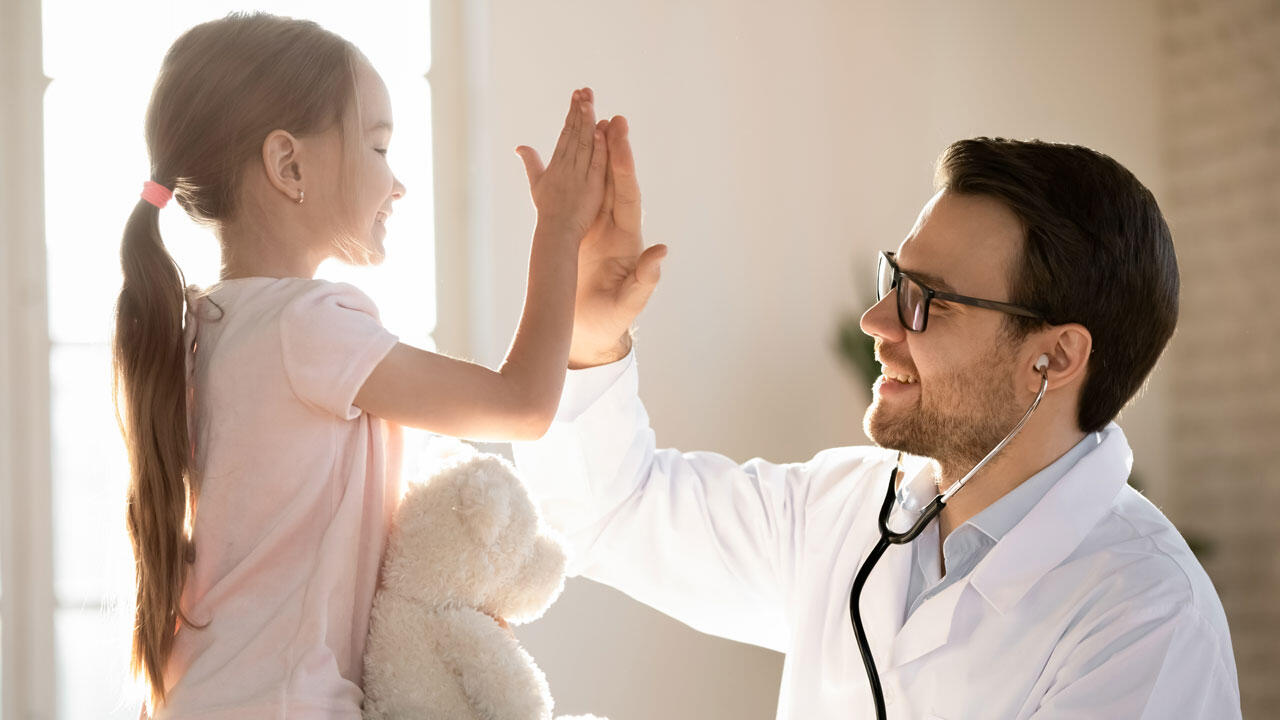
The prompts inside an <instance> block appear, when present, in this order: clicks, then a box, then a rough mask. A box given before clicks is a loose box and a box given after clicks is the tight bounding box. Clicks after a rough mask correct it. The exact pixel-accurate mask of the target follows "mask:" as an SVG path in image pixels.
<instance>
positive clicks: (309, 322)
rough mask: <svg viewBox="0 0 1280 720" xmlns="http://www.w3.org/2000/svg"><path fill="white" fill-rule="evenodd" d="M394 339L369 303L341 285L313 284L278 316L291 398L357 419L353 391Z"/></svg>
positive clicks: (368, 299) (390, 346)
mask: <svg viewBox="0 0 1280 720" xmlns="http://www.w3.org/2000/svg"><path fill="white" fill-rule="evenodd" d="M397 341H398V338H397V337H396V336H395V335H393V334H391V333H390V332H388V331H387V329H386V328H384V327H382V323H381V321H380V320H379V319H378V308H377V306H375V305H374V303H373V300H372V299H370V298H369V296H368V295H365V294H364V293H363V292H361V291H360V290H359V289H358V288H356V287H355V286H353V285H350V284H347V283H332V282H327V281H322V280H321V281H315V284H314V285H311V286H309V287H308V288H307V289H306V290H305V291H303V292H302V293H300V294H299V295H297V296H296V297H294V298H293V299H292V300H290V301H289V302H288V303H287V304H286V305H285V307H284V309H283V310H282V311H281V313H280V346H281V354H282V356H283V360H284V372H285V377H286V378H288V381H289V385H290V386H291V388H292V389H293V393H294V395H296V396H297V397H298V399H299V400H301V401H302V402H303V403H304V404H306V405H308V406H310V407H312V408H315V409H316V410H320V411H322V412H325V413H329V414H331V415H335V416H337V417H340V418H343V419H345V420H354V419H355V418H357V417H359V416H360V408H358V407H355V406H354V405H353V404H352V403H353V402H354V401H355V397H356V393H358V392H359V391H360V387H361V386H362V385H364V381H365V380H367V379H368V377H369V375H370V374H371V373H372V372H373V369H374V368H375V367H377V365H378V363H379V362H381V361H382V359H383V358H384V357H386V355H387V353H388V352H390V351H391V348H393V347H395V345H396V342H397Z"/></svg>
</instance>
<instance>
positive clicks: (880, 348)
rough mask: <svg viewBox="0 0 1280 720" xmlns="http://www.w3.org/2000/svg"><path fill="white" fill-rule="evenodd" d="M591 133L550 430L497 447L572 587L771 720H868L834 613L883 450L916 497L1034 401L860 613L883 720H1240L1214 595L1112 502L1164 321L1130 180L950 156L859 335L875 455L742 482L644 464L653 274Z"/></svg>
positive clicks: (875, 535) (873, 525) (1160, 257)
mask: <svg viewBox="0 0 1280 720" xmlns="http://www.w3.org/2000/svg"><path fill="white" fill-rule="evenodd" d="M606 129H607V135H608V140H609V150H610V163H611V168H610V172H611V183H610V190H609V192H608V195H609V197H608V198H607V199H606V203H605V207H604V208H603V209H602V212H601V215H600V218H599V219H598V220H597V222H596V225H595V226H594V227H593V228H592V230H591V231H590V232H589V234H588V236H587V239H586V240H585V241H584V244H583V249H582V252H581V257H580V266H579V291H578V301H577V310H576V321H575V328H574V336H573V347H572V349H571V354H570V368H571V369H570V371H569V373H568V375H569V377H568V379H567V382H566V384H565V390H564V396H563V398H562V401H561V405H560V410H559V414H558V417H557V419H556V422H555V423H553V425H552V428H551V430H550V431H549V432H548V433H547V435H546V436H545V437H544V438H543V439H542V440H540V441H537V442H533V443H522V444H517V445H516V446H515V455H516V460H517V463H518V465H519V466H520V468H521V469H522V470H523V471H524V474H525V476H526V478H527V480H528V482H529V483H530V485H531V488H532V490H533V491H534V492H535V493H536V494H537V495H538V496H539V498H540V502H541V506H542V509H543V514H544V517H545V518H546V519H547V520H548V521H549V522H550V523H551V524H553V525H555V526H557V527H558V528H559V529H560V530H561V531H562V532H563V533H565V535H566V537H568V539H569V540H570V542H571V545H572V550H573V554H574V559H573V562H572V566H571V572H574V573H580V574H582V575H585V576H586V577H588V578H592V579H594V580H597V581H600V582H603V583H606V584H608V585H611V586H613V587H616V588H618V589H620V590H622V591H624V592H626V593H628V594H629V595H631V596H633V597H635V598H637V599H638V600H640V601H642V602H645V603H647V604H649V605H651V606H653V607H655V608H657V609H659V610H661V611H662V612H664V613H667V614H669V615H671V616H672V617H675V618H677V619H679V620H681V621H683V622H685V623H687V624H689V625H691V626H692V627H694V628H696V629H698V630H701V631H704V632H707V633H711V634H714V635H719V636H723V637H726V638H731V639H734V640H738V641H742V642H747V643H753V644H757V645H761V646H763V647H767V648H772V649H774V650H778V651H780V652H783V653H785V654H786V662H785V666H784V670H783V677H782V688H781V692H780V700H779V707H778V712H777V716H778V718H779V719H780V720H826V719H828V718H829V719H831V720H836V719H839V720H848V719H849V718H874V717H875V710H874V708H873V701H872V695H871V689H870V684H869V682H868V677H867V673H866V669H865V667H864V663H863V661H862V659H861V656H860V654H859V650H858V646H857V643H856V641H855V637H854V633H853V630H852V627H851V617H850V590H851V586H852V584H853V579H854V576H855V574H856V573H857V571H858V568H859V567H860V564H861V563H862V562H863V561H864V560H865V559H866V557H867V555H868V553H869V552H870V551H871V549H872V548H873V546H875V544H876V542H877V541H878V540H879V538H880V534H879V530H878V524H877V516H878V513H879V511H880V507H881V502H882V499H883V498H884V497H885V492H886V487H887V483H888V482H889V477H890V473H891V470H892V468H893V467H894V460H895V458H896V456H897V452H896V451H903V452H905V453H907V454H908V460H907V461H906V463H905V466H904V469H903V472H902V473H901V474H900V476H899V477H904V478H905V479H906V481H908V482H911V483H912V486H913V487H916V488H919V487H924V488H927V496H928V498H931V497H932V496H933V495H934V488H935V487H936V488H937V490H938V491H941V490H945V489H947V488H949V487H950V486H951V485H952V483H955V482H956V481H957V480H959V479H960V478H961V477H962V476H964V475H965V474H966V473H968V472H969V470H970V469H971V468H973V467H974V466H975V465H976V464H977V463H978V462H979V460H980V459H982V458H983V457H984V456H985V455H986V454H987V453H988V452H989V451H990V450H991V449H992V448H994V447H995V446H996V445H997V444H998V443H999V442H1000V441H1001V440H1002V439H1003V438H1004V437H1005V436H1006V435H1007V434H1008V433H1009V432H1010V431H1011V430H1012V429H1013V427H1014V426H1015V425H1016V424H1017V422H1018V420H1019V419H1020V418H1021V417H1022V415H1023V414H1024V413H1025V412H1026V409H1027V408H1028V406H1030V405H1031V404H1032V401H1033V400H1034V399H1035V397H1036V395H1037V392H1038V391H1039V390H1040V388H1041V383H1042V380H1043V381H1045V384H1046V385H1047V391H1046V392H1045V394H1044V397H1043V400H1042V402H1041V403H1040V405H1039V407H1038V409H1037V410H1036V411H1035V412H1034V413H1033V414H1032V416H1031V417H1030V419H1029V420H1028V422H1027V424H1026V426H1025V427H1024V428H1023V430H1022V431H1021V432H1020V433H1019V434H1018V435H1017V436H1016V437H1015V438H1014V439H1013V441H1012V442H1011V443H1010V444H1009V445H1008V446H1007V447H1006V448H1005V449H1003V450H1002V451H1001V452H1000V453H999V454H998V455H997V456H996V457H995V459H994V460H993V461H992V462H991V463H990V464H988V465H986V466H984V467H983V468H982V469H981V471H980V472H979V473H978V474H977V475H975V476H974V477H973V478H972V480H971V481H970V482H968V483H967V484H965V485H964V486H963V488H962V489H961V490H959V491H958V492H957V493H956V494H955V495H954V496H953V497H952V498H951V500H950V502H949V503H948V504H947V505H946V506H945V508H944V509H943V511H942V513H941V515H940V516H939V517H938V518H937V519H936V520H934V521H932V522H930V523H929V525H928V526H927V527H926V529H925V531H924V532H923V533H922V534H921V535H920V536H919V537H918V538H917V539H916V540H914V541H913V542H911V543H909V544H905V545H890V546H889V549H888V551H887V552H886V553H885V554H884V556H883V557H882V558H881V560H880V561H879V564H878V565H877V566H876V567H875V569H874V571H873V572H872V573H871V575H870V579H869V581H868V582H867V585H866V587H865V588H864V590H863V593H862V598H861V604H860V607H861V611H862V617H863V620H864V624H865V627H866V632H867V635H868V637H869V645H870V649H871V653H872V655H873V657H874V662H875V665H876V669H877V671H878V675H879V677H880V680H881V683H882V686H883V694H884V702H885V706H886V709H887V714H888V716H889V717H891V718H940V719H946V720H959V719H960V718H968V719H972V720H994V719H999V718H1011V719H1012V718H1018V719H1022V718H1035V719H1036V720H1048V719H1049V718H1125V719H1132V718H1151V719H1153V720H1154V719H1157V718H1158V719H1161V720H1164V719H1166V718H1204V719H1206V720H1208V719H1210V718H1212V719H1213V720H1220V719H1223V718H1236V717H1239V716H1240V700H1239V690H1238V683H1237V679H1236V668H1235V661H1234V657H1233V655H1232V649H1231V641H1230V636H1229V634H1228V630H1227V621H1226V617H1225V615H1224V613H1223V610H1222V606H1221V604H1220V602H1219V600H1218V597H1217V594H1216V592H1215V590H1214V588H1213V585H1212V583H1211V582H1210V581H1209V579H1208V577H1207V576H1206V575H1205V573H1204V571H1203V569H1202V568H1201V566H1200V564H1199V563H1198V562H1197V561H1196V558H1195V557H1194V556H1193V555H1192V553H1191V551H1190V550H1189V549H1188V547H1187V544H1186V543H1185V542H1184V541H1183V539H1182V537H1181V536H1180V535H1179V534H1178V532H1177V530H1176V529H1175V528H1174V527H1173V525H1172V524H1170V522H1169V521H1168V520H1167V519H1166V518H1165V517H1164V516H1163V515H1162V514H1161V513H1160V511H1159V510H1157V509H1156V508H1155V507H1154V506H1153V505H1152V504H1151V503H1150V502H1148V501H1147V500H1146V499H1145V498H1143V497H1142V496H1141V495H1140V494H1138V493H1137V492H1135V491H1134V490H1133V488H1131V487H1130V486H1129V485H1128V484H1127V483H1126V480H1127V478H1128V475H1129V469H1130V466H1131V465H1132V462H1133V457H1132V453H1131V452H1130V449H1129V445H1128V443H1127V442H1126V441H1125V437H1124V433H1123V432H1122V431H1121V430H1120V428H1119V427H1118V426H1117V425H1115V424H1114V423H1113V422H1111V421H1112V419H1113V418H1114V417H1115V415H1116V414H1117V413H1118V412H1119V410H1120V408H1121V407H1122V406H1123V404H1124V403H1125V402H1126V401H1127V400H1128V399H1129V398H1130V397H1131V396H1132V395H1133V394H1134V393H1135V392H1136V391H1137V389H1138V388H1139V387H1140V386H1141V384H1142V382H1143V380H1144V379H1145V378H1146V376H1147V374H1148V373H1149V372H1150V370H1151V368H1152V367H1153V366H1154V364H1155V361H1156V359H1157V358H1158V357H1159V355H1160V353H1161V351H1162V350H1163V348H1164V346H1165V343H1166V341H1167V340H1168V338H1169V336H1170V335H1171V334H1172V331H1173V327H1174V324H1175V323H1176V317H1177V294H1178V272H1177V264H1176V260H1175V258H1174V254H1173V246H1172V241H1171V238H1170V235H1169V230H1168V227H1167V226H1166V224H1165V222H1164V219H1163V217H1162V216H1161V213H1160V210H1159V208H1158V207H1157V206H1156V203H1155V200H1154V198H1153V197H1152V196H1151V194H1150V193H1149V192H1148V191H1147V189H1146V188H1145V187H1143V186H1142V185H1141V183H1139V182H1138V180H1137V179H1136V178H1134V177H1133V176H1132V175H1131V174H1130V173H1129V172H1128V171H1127V170H1125V169H1124V168H1123V167H1121V166H1120V165H1119V164H1118V163H1115V162H1114V161H1113V160H1111V159H1110V158H1108V157H1106V156H1103V155H1101V154H1098V153H1095V152H1093V151H1091V150H1088V149H1085V148H1081V147H1076V146H1067V145H1050V144H1046V143H1039V142H1014V141H1003V140H988V139H981V138H980V139H975V140H967V141H960V142H957V143H955V144H953V145H952V146H951V147H949V148H948V149H947V150H946V152H945V153H944V154H943V157H942V158H941V159H940V161H939V169H938V185H939V192H938V193H937V194H936V195H935V196H934V197H933V198H932V199H930V200H929V202H928V203H927V204H926V205H925V207H924V209H923V210H922V211H921V213H920V216H919V218H918V219H917V221H916V223H915V226H914V227H913V228H912V230H911V232H910V233H909V235H908V236H907V237H906V239H905V240H904V241H903V242H902V243H901V245H900V246H899V247H898V248H897V251H896V253H885V254H883V255H882V257H881V258H880V272H881V277H880V290H881V295H882V297H881V299H880V301H879V302H878V303H877V304H876V305H874V306H873V307H872V308H871V309H869V310H868V311H867V312H866V314H865V315H864V316H863V319H862V328H863V330H864V331H865V332H866V333H868V334H869V335H871V336H872V337H874V339H875V344H876V351H877V356H878V358H879V360H880V362H881V365H882V367H883V375H882V376H881V377H880V378H879V379H878V380H877V382H876V385H875V391H874V395H875V397H874V402H873V404H872V406H871V408H870V409H869V410H868V412H867V416H866V419H865V426H866V429H867V432H868V435H869V436H870V437H871V438H872V439H873V440H874V441H875V442H876V444H877V445H878V446H879V447H844V448H834V449H831V450H826V451H824V452H821V453H819V454H818V455H817V456H815V457H814V458H812V459H810V460H808V461H806V462H797V463H788V464H774V463H770V462H766V461H763V460H759V459H756V460H751V461H749V462H746V463H743V464H739V463H738V462H736V461H734V460H730V459H728V458H725V457H723V456H720V455H716V454H712V453H705V452H681V451H678V450H669V449H657V448H655V444H654V433H653V431H652V430H651V429H650V427H649V422H648V417H647V415H646V414H645V410H644V407H643V405H642V404H641V402H640V400H639V397H638V395H637V387H638V365H639V363H638V361H637V359H636V355H635V352H634V351H633V348H632V346H631V337H630V334H629V332H628V330H629V328H630V327H631V324H632V322H633V321H634V319H635V317H636V315H637V314H638V313H639V311H640V310H641V309H642V308H643V307H644V305H645V303H646V302H647V300H648V298H649V296H650V294H651V293H652V291H653V289H654V287H655V285H656V283H657V280H658V271H659V264H660V261H661V260H662V258H663V257H664V256H665V252H666V249H665V248H664V247H663V246H661V245H657V246H653V247H650V248H648V249H647V250H646V249H644V248H643V243H642V241H641V237H640V194H639V187H638V185H637V183H636V179H635V172H634V163H633V161H632V157H631V150H630V147H629V144H628V140H627V126H626V122H625V120H623V119H622V118H615V119H613V120H612V121H611V122H609V123H607V128H606ZM642 251H643V252H642ZM1042 355H1043V356H1047V358H1048V367H1047V369H1046V370H1045V372H1044V373H1043V374H1042V373H1041V372H1040V371H1039V370H1038V369H1037V367H1036V365H1037V360H1038V359H1039V358H1040V357H1041V356H1042ZM745 391H747V390H746V389H744V392H745ZM697 401H698V400H697V398H692V397H691V398H689V402H691V403H693V402H697ZM926 499H927V498H926ZM901 512H902V511H901V509H900V508H899V509H897V510H895V516H896V515H897V514H899V513H901Z"/></svg>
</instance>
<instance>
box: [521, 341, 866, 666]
mask: <svg viewBox="0 0 1280 720" xmlns="http://www.w3.org/2000/svg"><path fill="white" fill-rule="evenodd" d="M569 375H570V377H569V378H568V379H567V382H566V389H565V393H564V397H563V399H562V403H561V407H560V413H559V416H558V417H557V420H556V422H554V423H553V424H552V427H551V429H550V430H549V431H548V433H547V434H546V436H544V437H543V438H542V439H541V440H539V441H536V442H533V443H517V444H515V445H514V446H513V447H514V454H515V458H516V463H517V465H518V466H519V468H520V469H521V471H522V473H523V475H524V477H525V479H526V481H527V482H528V483H529V485H530V489H531V490H532V491H533V493H534V494H535V495H536V496H537V497H538V498H539V504H540V507H541V510H542V515H543V517H544V518H545V519H546V520H547V521H548V523H549V524H550V525H552V526H553V527H555V528H556V529H558V530H559V531H560V532H561V533H562V534H563V535H564V536H565V538H566V539H567V540H568V544H569V546H570V555H571V561H570V565H569V572H570V574H581V575H584V576H586V577H588V578H591V579H593V580H596V581H599V582H602V583H605V584H607V585H610V586H613V587H615V588H617V589H619V590H622V591H623V592H625V593H627V594H628V595H631V596H632V597H634V598H636V599H637V600H639V601H641V602H644V603H645V604H648V605H650V606H652V607H654V608H656V609H658V610H660V611H662V612H664V613H666V614H667V615H670V616H672V617H675V618H676V619H678V620H680V621H682V622H684V623H686V624H688V625H690V626H692V627H694V628H695V629H698V630H701V631H703V632H706V633H710V634H713V635H719V636H722V637H727V638H730V639H733V640H738V641H740V642H746V643H751V644H754V645H760V646H763V647H767V648H771V649H774V650H778V651H782V652H785V651H786V650H787V649H788V645H789V643H790V636H791V634H790V625H791V618H790V610H789V608H790V607H791V603H790V594H791V592H792V590H793V588H794V587H795V585H796V575H797V572H798V571H799V569H798V567H797V565H798V564H799V563H800V562H801V559H802V557H803V544H804V538H805V533H806V520H805V508H806V504H807V503H808V502H809V501H810V500H811V499H812V494H813V491H814V488H815V487H816V485H815V483H814V480H815V477H817V476H823V477H831V476H832V475H833V473H832V468H831V467H829V465H830V463H827V462H826V461H825V460H824V454H820V455H819V456H818V457H817V458H815V459H814V460H813V461H810V462H809V463H795V464H774V463H769V462H766V461H763V460H759V459H756V460H752V461H750V462H747V463H745V464H738V463H737V462H734V461H733V460H730V459H728V458H726V457H724V456H721V455H717V454H714V453H706V452H692V453H682V452H680V451H677V450H659V449H656V448H655V443H654V433H653V430H652V429H651V428H650V426H649V418H648V415H647V414H646V412H645V409H644V406H643V405H642V404H641V402H640V400H639V397H638V396H637V387H638V382H639V381H638V374H637V370H636V364H635V358H634V355H629V356H628V357H627V358H625V359H624V360H622V361H620V362H619V363H615V364H613V365H609V366H603V367H600V368H593V369H591V370H586V371H571V372H570V373H569ZM845 452H846V453H847V452H849V449H845ZM832 453H835V454H839V451H827V453H825V456H827V457H829V456H830V455H831V454H832ZM845 465H847V463H845Z"/></svg>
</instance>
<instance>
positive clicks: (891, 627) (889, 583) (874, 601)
mask: <svg viewBox="0 0 1280 720" xmlns="http://www.w3.org/2000/svg"><path fill="white" fill-rule="evenodd" d="M921 472H929V465H928V463H927V459H925V458H915V457H910V456H908V457H907V458H906V459H905V460H904V462H903V474H904V475H905V476H907V477H914V476H915V475H916V474H917V473H921ZM880 487H881V488H883V486H880ZM882 492H883V490H877V491H876V492H875V493H874V495H873V496H874V497H877V500H880V499H883V495H881V493H882ZM879 507H880V505H879V502H877V503H876V504H875V513H872V514H871V515H872V517H871V519H870V522H871V523H876V522H877V520H876V517H875V516H876V515H877V514H878V513H879ZM900 513H901V509H900V508H899V507H897V505H896V504H895V507H894V510H893V513H892V515H891V516H890V521H889V527H891V528H900V527H903V526H906V525H909V524H910V523H906V522H903V521H902V520H901V519H900ZM872 527H877V526H876V525H874V524H873V525H872ZM871 537H872V539H871V542H870V543H869V544H868V545H867V548H866V550H865V551H864V552H863V553H862V557H861V558H860V561H859V564H858V567H861V566H862V563H863V562H866V559H867V555H869V554H870V552H871V548H872V547H874V546H875V544H876V542H878V541H879V540H880V533H879V531H878V530H876V531H874V532H873V533H872V534H871ZM911 557H912V555H911V546H910V545H893V544H890V545H889V547H888V549H886V550H885V551H884V555H883V556H882V557H881V558H880V562H878V563H877V564H876V567H875V569H874V570H873V571H872V572H871V575H870V576H869V577H868V578H867V584H866V585H865V586H863V588H862V604H861V608H862V624H863V628H864V629H865V630H866V632H867V642H868V643H869V644H870V645H871V653H872V655H873V656H874V657H875V660H876V665H877V667H880V668H887V667H889V661H890V659H891V657H892V652H893V646H894V641H895V638H896V637H897V635H898V631H899V630H901V629H902V618H903V616H904V615H905V614H906V605H907V589H908V586H909V585H910V583H911Z"/></svg>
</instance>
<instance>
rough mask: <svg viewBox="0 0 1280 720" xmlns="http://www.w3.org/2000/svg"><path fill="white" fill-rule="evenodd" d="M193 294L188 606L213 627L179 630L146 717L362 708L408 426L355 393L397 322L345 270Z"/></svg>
mask: <svg viewBox="0 0 1280 720" xmlns="http://www.w3.org/2000/svg"><path fill="white" fill-rule="evenodd" d="M188 298H189V300H192V301H193V302H192V303H191V305H192V306H193V307H194V310H193V311H192V310H189V311H188V313H187V330H186V333H185V335H186V337H185V342H186V347H187V353H188V354H187V365H188V392H189V395H188V397H189V402H188V418H189V426H190V428H191V430H192V433H191V437H192V441H193V445H194V449H193V452H194V457H195V468H196V471H197V473H198V476H199V480H200V498H199V505H198V508H197V510H196V515H195V524H194V529H193V539H194V545H195V558H194V563H193V564H192V565H191V566H189V571H188V575H187V582H186V586H185V588H184V591H183V594H182V607H183V609H184V612H185V613H186V615H187V617H188V618H189V619H190V620H191V621H192V623H193V624H201V625H202V624H205V623H208V625H207V626H206V627H204V628H203V629H197V628H195V627H190V626H187V625H185V624H183V625H182V626H181V627H180V629H179V630H178V634H177V637H176V640H175V644H174V650H173V654H172V656H171V657H170V660H169V663H168V665H167V666H166V668H165V672H164V678H165V687H166V689H167V693H168V702H167V703H166V705H165V706H164V707H163V708H161V709H160V710H159V711H158V712H157V713H156V715H155V717H156V718H190V719H192V720H196V719H198V720H215V719H216V720H222V719H223V718H227V719H229V718H236V719H237V720H246V719H256V718H281V719H283V718H289V719H290V720H293V719H295V718H299V719H302V718H359V717H360V702H361V699H362V697H363V693H362V691H361V684H362V683H361V673H362V669H363V663H362V655H363V653H364V645H365V636H366V634H367V632H368V626H369V612H370V608H371V606H372V603H373V592H374V589H375V586H376V585H377V581H378V568H379V566H380V563H381V558H382V551H383V545H384V542H385V539H386V534H387V528H388V525H389V522H390V518H391V513H392V511H393V509H394V507H395V504H396V502H397V501H398V500H399V497H400V489H401V488H400V459H401V442H400V437H401V436H400V432H399V430H400V429H399V426H396V425H394V424H392V423H387V422H385V421H383V420H381V419H379V418H377V417H372V416H370V415H369V414H367V413H364V412H362V411H361V410H360V409H359V408H357V407H355V406H354V405H352V401H353V400H354V398H355V396H356V393H357V392H358V391H359V389H360V387H361V385H363V384H364V381H365V379H366V378H368V376H369V374H370V373H371V372H372V371H373V369H374V367H375V366H376V365H377V364H378V363H379V362H380V361H381V360H382V359H383V357H385V356H386V354H387V353H388V352H389V351H390V350H391V348H392V347H393V346H394V345H395V344H396V341H397V339H396V336H395V335H393V334H391V333H390V332H388V331H387V330H386V329H384V328H383V327H382V325H381V323H380V322H379V319H378V310H377V308H376V307H375V306H374V303H373V301H372V300H370V299H369V298H368V296H366V295H365V294H364V293H362V292H360V291H359V290H358V289H356V288H355V287H353V286H351V285H348V284H345V283H332V282H327V281H324V280H311V279H306V278H267V277H252V278H239V279H234V280H228V281H224V282H223V283H220V284H218V285H215V286H214V287H213V288H211V289H210V290H209V291H208V293H207V296H206V297H200V296H199V295H198V294H196V293H190V294H189V295H188ZM193 345H194V352H193V350H192V348H193Z"/></svg>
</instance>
